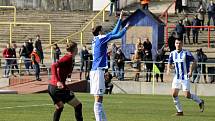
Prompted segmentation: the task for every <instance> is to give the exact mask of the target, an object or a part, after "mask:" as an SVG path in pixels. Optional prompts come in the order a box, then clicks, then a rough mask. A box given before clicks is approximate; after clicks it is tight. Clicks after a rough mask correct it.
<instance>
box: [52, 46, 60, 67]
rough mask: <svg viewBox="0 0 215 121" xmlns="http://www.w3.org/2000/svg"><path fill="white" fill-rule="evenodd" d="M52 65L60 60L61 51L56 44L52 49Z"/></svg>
mask: <svg viewBox="0 0 215 121" xmlns="http://www.w3.org/2000/svg"><path fill="white" fill-rule="evenodd" d="M53 53H54V54H53V55H54V63H55V62H57V61H58V60H59V59H60V55H61V51H60V48H59V47H58V45H57V44H54V47H53Z"/></svg>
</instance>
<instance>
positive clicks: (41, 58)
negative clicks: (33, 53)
mask: <svg viewBox="0 0 215 121" xmlns="http://www.w3.org/2000/svg"><path fill="white" fill-rule="evenodd" d="M34 47H35V48H36V49H37V51H38V52H39V53H38V54H39V56H40V61H41V63H42V64H43V59H44V55H43V48H42V43H41V40H40V35H36V40H35V41H34Z"/></svg>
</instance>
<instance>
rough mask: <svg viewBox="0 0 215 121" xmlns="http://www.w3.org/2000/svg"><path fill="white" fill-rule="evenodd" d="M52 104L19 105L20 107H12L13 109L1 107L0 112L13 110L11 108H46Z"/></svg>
mask: <svg viewBox="0 0 215 121" xmlns="http://www.w3.org/2000/svg"><path fill="white" fill-rule="evenodd" d="M48 105H53V104H41V105H20V106H13V107H2V108H0V110H3V109H13V108H27V107H40V106H48Z"/></svg>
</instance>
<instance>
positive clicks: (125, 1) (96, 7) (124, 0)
mask: <svg viewBox="0 0 215 121" xmlns="http://www.w3.org/2000/svg"><path fill="white" fill-rule="evenodd" d="M139 1H140V0H119V9H122V8H124V7H126V6H127V5H130V4H133V3H136V2H139ZM109 2H110V0H93V11H100V10H102V9H103V8H104V7H105V6H106V5H107V4H108V3H109ZM106 10H109V7H108V8H107V9H106Z"/></svg>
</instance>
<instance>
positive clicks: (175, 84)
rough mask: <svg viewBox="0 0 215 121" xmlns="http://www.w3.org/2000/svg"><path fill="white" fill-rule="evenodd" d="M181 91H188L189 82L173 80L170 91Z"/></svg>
mask: <svg viewBox="0 0 215 121" xmlns="http://www.w3.org/2000/svg"><path fill="white" fill-rule="evenodd" d="M174 88H176V89H181V88H182V91H190V80H189V79H188V80H181V79H175V78H174V79H173V82H172V89H174Z"/></svg>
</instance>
